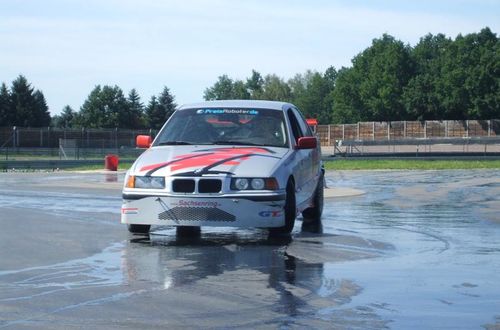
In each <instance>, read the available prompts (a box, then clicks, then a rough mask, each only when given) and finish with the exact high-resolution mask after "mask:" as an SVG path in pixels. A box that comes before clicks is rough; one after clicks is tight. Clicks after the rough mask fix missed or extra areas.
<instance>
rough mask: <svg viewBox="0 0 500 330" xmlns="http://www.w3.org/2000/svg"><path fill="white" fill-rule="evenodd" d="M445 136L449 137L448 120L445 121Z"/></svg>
mask: <svg viewBox="0 0 500 330" xmlns="http://www.w3.org/2000/svg"><path fill="white" fill-rule="evenodd" d="M444 137H448V120H445V121H444Z"/></svg>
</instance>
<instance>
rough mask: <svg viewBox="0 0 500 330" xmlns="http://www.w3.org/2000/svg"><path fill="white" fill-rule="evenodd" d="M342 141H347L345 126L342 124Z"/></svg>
mask: <svg viewBox="0 0 500 330" xmlns="http://www.w3.org/2000/svg"><path fill="white" fill-rule="evenodd" d="M342 140H345V124H342Z"/></svg>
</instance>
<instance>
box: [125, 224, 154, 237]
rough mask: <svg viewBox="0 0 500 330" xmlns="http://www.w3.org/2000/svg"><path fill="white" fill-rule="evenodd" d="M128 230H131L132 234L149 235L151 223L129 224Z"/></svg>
mask: <svg viewBox="0 0 500 330" xmlns="http://www.w3.org/2000/svg"><path fill="white" fill-rule="evenodd" d="M127 228H128V231H129V232H131V233H132V234H142V235H147V234H149V229H150V228H151V225H127Z"/></svg>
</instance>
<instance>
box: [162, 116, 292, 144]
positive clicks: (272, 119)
mask: <svg viewBox="0 0 500 330" xmlns="http://www.w3.org/2000/svg"><path fill="white" fill-rule="evenodd" d="M189 144H216V145H251V146H269V147H282V148H287V147H288V138H287V131H286V125H285V120H284V115H283V112H282V111H276V110H268V109H234V108H231V109H229V108H227V109H226V108H222V109H212V108H210V109H187V110H180V111H176V112H175V113H174V114H173V115H172V118H170V120H169V121H168V123H167V125H166V126H165V127H164V128H163V129H162V131H161V132H160V135H159V137H158V138H157V139H156V141H155V143H154V145H189Z"/></svg>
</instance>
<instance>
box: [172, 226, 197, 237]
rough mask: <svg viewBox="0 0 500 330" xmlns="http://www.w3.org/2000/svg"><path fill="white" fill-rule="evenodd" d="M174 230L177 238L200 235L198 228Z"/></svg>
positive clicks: (186, 227)
mask: <svg viewBox="0 0 500 330" xmlns="http://www.w3.org/2000/svg"><path fill="white" fill-rule="evenodd" d="M175 230H176V234H177V236H178V237H198V236H200V234H201V228H200V227H199V226H177V227H176V229H175Z"/></svg>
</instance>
